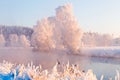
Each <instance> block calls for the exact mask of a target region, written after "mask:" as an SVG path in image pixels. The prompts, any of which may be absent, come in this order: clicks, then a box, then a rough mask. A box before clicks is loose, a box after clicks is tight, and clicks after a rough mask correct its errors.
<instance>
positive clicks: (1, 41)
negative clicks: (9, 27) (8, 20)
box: [0, 34, 5, 47]
mask: <svg viewBox="0 0 120 80" xmlns="http://www.w3.org/2000/svg"><path fill="white" fill-rule="evenodd" d="M4 46H5V39H4V36H3V34H0V47H4Z"/></svg>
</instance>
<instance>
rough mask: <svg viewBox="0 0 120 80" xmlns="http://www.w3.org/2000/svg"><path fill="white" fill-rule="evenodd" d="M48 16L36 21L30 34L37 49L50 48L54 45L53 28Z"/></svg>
mask: <svg viewBox="0 0 120 80" xmlns="http://www.w3.org/2000/svg"><path fill="white" fill-rule="evenodd" d="M52 26H53V25H52V24H50V22H49V20H48V18H44V19H42V20H41V21H38V23H37V25H36V26H35V27H34V32H33V34H32V39H31V42H32V45H33V46H34V47H35V48H36V49H39V50H50V49H51V48H53V47H54V40H53V31H52V30H53V29H52Z"/></svg>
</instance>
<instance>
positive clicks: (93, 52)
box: [80, 47, 120, 58]
mask: <svg viewBox="0 0 120 80" xmlns="http://www.w3.org/2000/svg"><path fill="white" fill-rule="evenodd" d="M80 54H82V55H85V56H93V57H107V58H120V47H84V48H82V49H81V53H80Z"/></svg>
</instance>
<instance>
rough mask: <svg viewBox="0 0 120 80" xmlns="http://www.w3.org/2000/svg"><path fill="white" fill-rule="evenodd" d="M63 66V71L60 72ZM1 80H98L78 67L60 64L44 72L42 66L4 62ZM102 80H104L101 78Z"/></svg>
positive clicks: (0, 68)
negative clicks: (59, 69)
mask: <svg viewBox="0 0 120 80" xmlns="http://www.w3.org/2000/svg"><path fill="white" fill-rule="evenodd" d="M58 66H61V69H63V71H58V68H59V67H58ZM114 79H115V80H120V72H119V71H116V76H115V78H114ZM0 80H98V79H97V78H96V75H95V74H94V73H93V71H92V70H88V71H87V72H83V71H82V70H80V69H79V67H78V65H70V64H69V62H68V63H67V64H66V65H59V64H58V63H56V64H55V66H54V67H53V68H52V69H51V70H47V69H46V70H43V69H42V67H41V65H39V66H34V65H33V64H32V63H31V64H28V65H27V66H25V65H23V64H19V65H14V64H12V63H9V62H6V61H4V62H3V63H1V64H0ZM100 80H104V76H103V75H102V76H101V79H100Z"/></svg>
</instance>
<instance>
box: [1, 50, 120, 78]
mask: <svg viewBox="0 0 120 80" xmlns="http://www.w3.org/2000/svg"><path fill="white" fill-rule="evenodd" d="M3 60H6V61H9V62H12V63H16V64H19V63H20V64H27V63H30V62H31V61H32V62H33V63H34V64H35V65H39V64H41V65H42V66H43V68H47V69H50V68H52V67H53V66H54V65H55V63H56V61H60V63H61V64H66V63H67V62H68V61H69V62H70V63H71V64H79V65H80V68H81V69H82V70H84V71H87V70H88V69H92V70H93V71H94V73H95V74H96V75H97V77H98V78H99V77H100V76H101V75H102V74H103V75H105V78H107V77H113V76H115V74H116V70H118V71H120V59H119V58H117V59H115V58H114V59H113V58H98V57H97V58H95V57H83V56H82V57H81V56H79V55H68V54H64V53H58V54H55V53H51V52H50V53H42V52H41V53H40V52H33V51H32V49H31V48H29V49H23V48H19V49H18V48H0V62H2V61H3Z"/></svg>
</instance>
